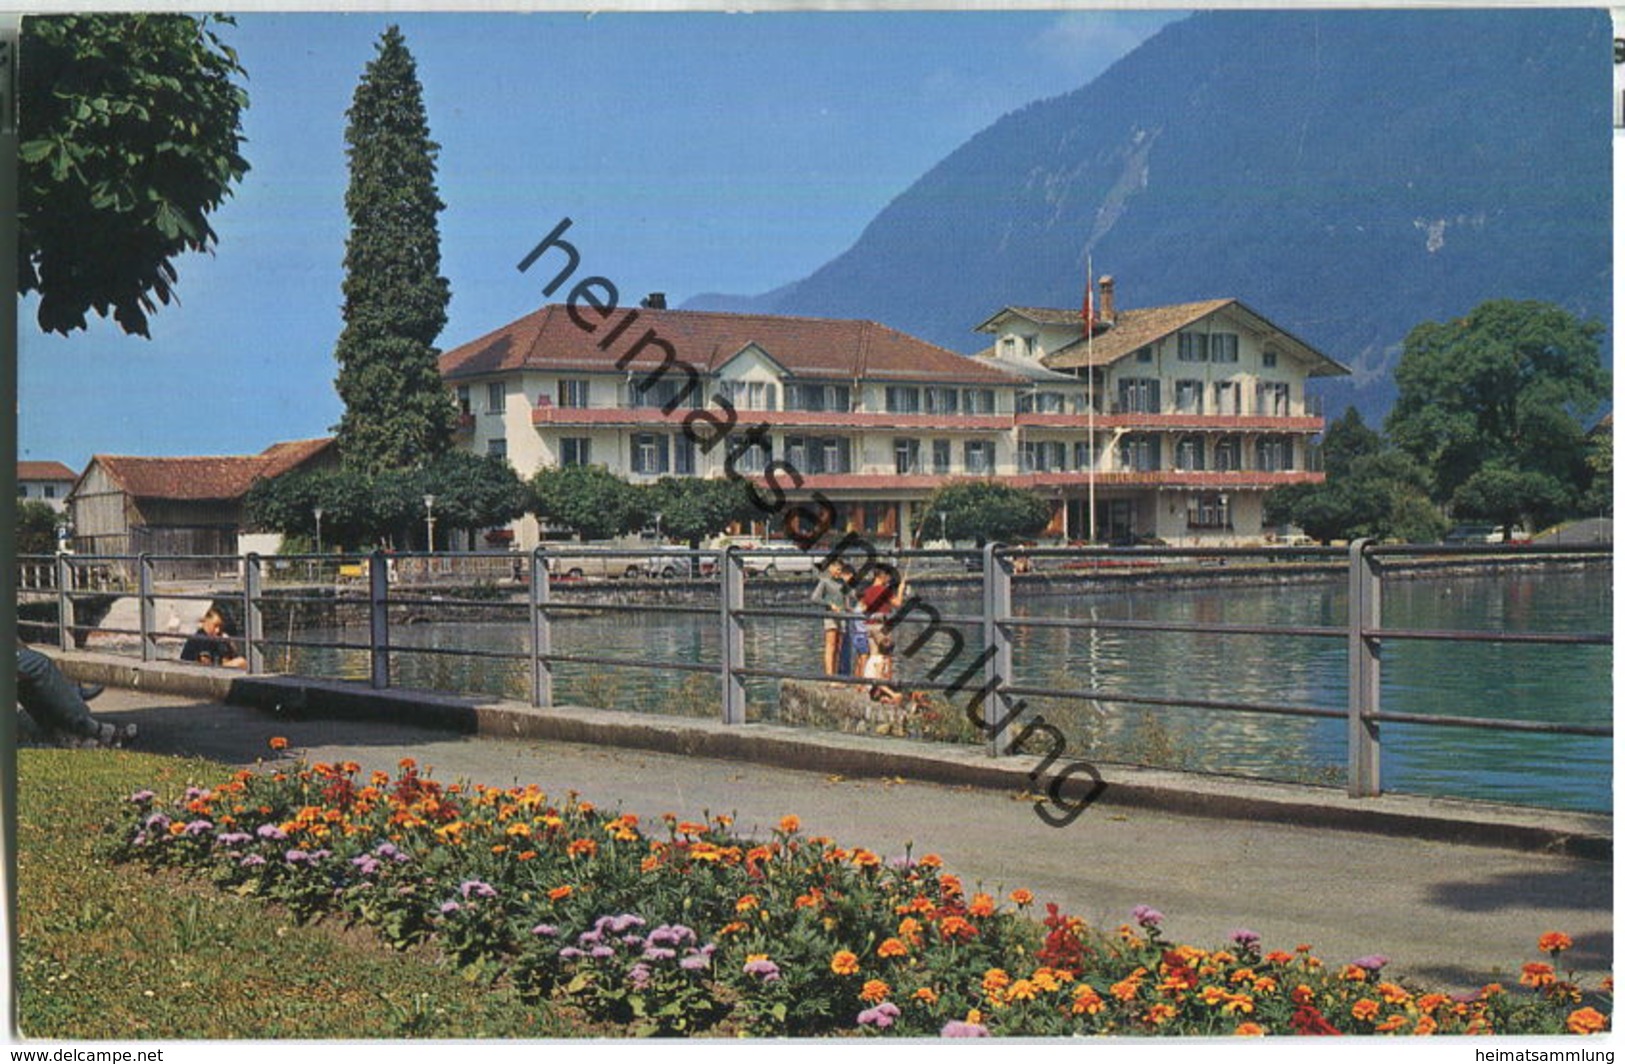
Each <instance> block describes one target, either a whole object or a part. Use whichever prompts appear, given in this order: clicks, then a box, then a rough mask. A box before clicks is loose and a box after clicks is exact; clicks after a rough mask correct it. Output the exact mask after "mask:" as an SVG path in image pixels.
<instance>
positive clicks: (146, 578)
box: [135, 554, 158, 661]
mask: <svg viewBox="0 0 1625 1064" xmlns="http://www.w3.org/2000/svg"><path fill="white" fill-rule="evenodd" d="M135 595H136V598H135V601H136V615H137V617H139V618H140V619H139V620H138V621H137V627H139V628H140V629H141V660H142V661H155V660H157V657H158V648H157V646H156V640H155V638H154V633H156V632H157V630H158V626H157V624H156V623H155V615H156V612H157V610H156V607H157V603H156V601H155V600H154V599H153V597H152V555H150V554H143V555H141V557H139V558H137V559H136V562H135Z"/></svg>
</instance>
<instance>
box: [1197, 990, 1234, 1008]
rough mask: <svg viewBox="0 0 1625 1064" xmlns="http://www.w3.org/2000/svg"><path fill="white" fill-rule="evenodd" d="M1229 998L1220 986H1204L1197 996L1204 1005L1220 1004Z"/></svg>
mask: <svg viewBox="0 0 1625 1064" xmlns="http://www.w3.org/2000/svg"><path fill="white" fill-rule="evenodd" d="M1229 996H1230V995H1229V994H1227V993H1225V989H1224V987H1222V986H1204V987H1203V988H1202V990H1201V992H1200V993H1199V994H1197V997H1198V998H1199V999H1200V1000H1201V1002H1202V1004H1204V1005H1219V1004H1222V1003H1223V1002H1224V1001H1225V1000H1226V999H1227V998H1229Z"/></svg>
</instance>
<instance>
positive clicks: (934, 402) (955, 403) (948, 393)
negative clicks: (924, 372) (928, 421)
mask: <svg viewBox="0 0 1625 1064" xmlns="http://www.w3.org/2000/svg"><path fill="white" fill-rule="evenodd" d="M925 412H926V413H927V414H957V413H959V389H958V388H927V389H926V390H925Z"/></svg>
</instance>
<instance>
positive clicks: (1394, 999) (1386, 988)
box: [1377, 983, 1411, 1005]
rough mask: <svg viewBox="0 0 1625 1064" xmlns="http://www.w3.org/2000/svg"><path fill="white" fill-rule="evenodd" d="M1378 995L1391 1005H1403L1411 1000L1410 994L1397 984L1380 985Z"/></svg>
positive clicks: (1378, 985)
mask: <svg viewBox="0 0 1625 1064" xmlns="http://www.w3.org/2000/svg"><path fill="white" fill-rule="evenodd" d="M1377 993H1378V994H1380V995H1381V996H1382V1000H1384V1001H1386V1002H1388V1004H1390V1005H1403V1004H1405V1002H1407V1001H1409V1000H1410V999H1411V995H1410V992H1409V991H1407V990H1406V989H1405V988H1404V987H1402V986H1400V985H1399V984H1397V983H1378V984H1377Z"/></svg>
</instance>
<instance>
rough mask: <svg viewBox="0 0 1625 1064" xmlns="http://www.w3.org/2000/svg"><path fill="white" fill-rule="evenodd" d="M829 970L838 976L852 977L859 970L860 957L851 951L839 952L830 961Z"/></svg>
mask: <svg viewBox="0 0 1625 1064" xmlns="http://www.w3.org/2000/svg"><path fill="white" fill-rule="evenodd" d="M829 970H830V971H832V972H834V973H835V974H836V975H852V974H854V973H856V972H857V970H858V955H857V954H856V953H853V952H852V951H851V950H846V949H843V950H838V951H836V953H835V956H833V957H831V958H830V960H829Z"/></svg>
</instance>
